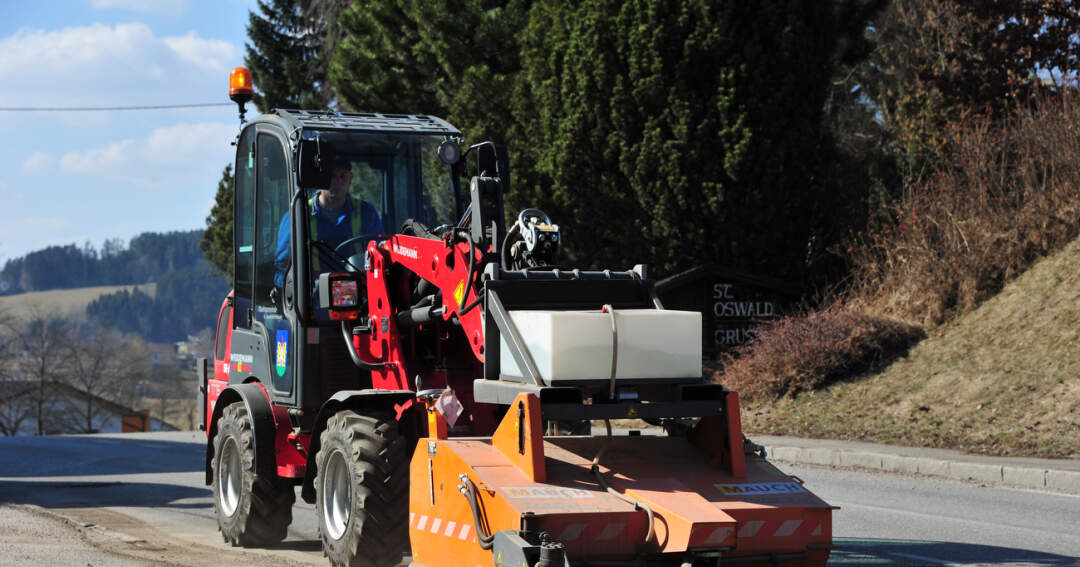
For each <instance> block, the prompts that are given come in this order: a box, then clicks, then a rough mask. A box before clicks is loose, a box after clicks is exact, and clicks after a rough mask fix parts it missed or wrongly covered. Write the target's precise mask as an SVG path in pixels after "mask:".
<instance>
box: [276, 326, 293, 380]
mask: <svg viewBox="0 0 1080 567" xmlns="http://www.w3.org/2000/svg"><path fill="white" fill-rule="evenodd" d="M288 361H289V331H288V330H287V329H282V330H280V331H278V332H277V365H276V366H275V367H274V370H276V371H277V375H278V376H284V375H285V366H286V365H287V364H288Z"/></svg>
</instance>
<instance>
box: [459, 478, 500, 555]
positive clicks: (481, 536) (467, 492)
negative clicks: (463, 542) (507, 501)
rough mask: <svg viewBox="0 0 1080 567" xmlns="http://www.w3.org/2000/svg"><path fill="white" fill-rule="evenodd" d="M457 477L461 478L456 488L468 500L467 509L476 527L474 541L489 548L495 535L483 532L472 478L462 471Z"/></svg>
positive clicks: (485, 548) (482, 546)
mask: <svg viewBox="0 0 1080 567" xmlns="http://www.w3.org/2000/svg"><path fill="white" fill-rule="evenodd" d="M458 478H459V479H460V480H461V484H459V485H458V490H460V491H461V494H463V495H464V496H465V500H468V501H469V509H470V510H472V516H473V524H474V529H476V541H477V542H478V543H479V544H480V548H481V549H484V550H488V549H491V545H492V543H491V542H492V541H494V539H495V537H494V536H492V535H488V534H486V533H484V527H483V524H481V523H480V503H479V502H478V501H477V500H476V492H475V491H474V489H473V483H472V480H471V479H469V477H468V476H467V475H465V474H464V473H462V474H461V475H460V476H459V477H458Z"/></svg>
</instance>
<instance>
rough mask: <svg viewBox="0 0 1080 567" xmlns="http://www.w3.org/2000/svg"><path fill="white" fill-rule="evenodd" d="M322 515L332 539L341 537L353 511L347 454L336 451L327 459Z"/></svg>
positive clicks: (323, 485)
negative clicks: (346, 460)
mask: <svg viewBox="0 0 1080 567" xmlns="http://www.w3.org/2000/svg"><path fill="white" fill-rule="evenodd" d="M322 494H323V497H322V516H323V520H324V522H325V523H326V532H327V535H329V536H330V538H331V539H341V536H342V535H343V534H344V533H345V528H346V527H347V526H348V525H349V515H350V514H351V513H352V483H351V482H350V481H349V466H348V464H347V463H346V462H345V454H344V453H342V452H341V451H334V452H333V453H331V454H330V458H329V459H327V460H326V474H324V475H323V483H322Z"/></svg>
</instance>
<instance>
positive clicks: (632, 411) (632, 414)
mask: <svg viewBox="0 0 1080 567" xmlns="http://www.w3.org/2000/svg"><path fill="white" fill-rule="evenodd" d="M626 417H637V410H636V409H634V408H630V409H629V410H627V412H626Z"/></svg>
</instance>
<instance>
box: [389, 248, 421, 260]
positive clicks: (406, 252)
mask: <svg viewBox="0 0 1080 567" xmlns="http://www.w3.org/2000/svg"><path fill="white" fill-rule="evenodd" d="M394 253H395V254H398V255H399V256H404V257H406V258H412V259H413V260H418V259H419V258H420V254H419V253H417V252H416V250H413V249H412V248H406V247H404V246H400V245H398V244H395V245H394Z"/></svg>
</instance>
